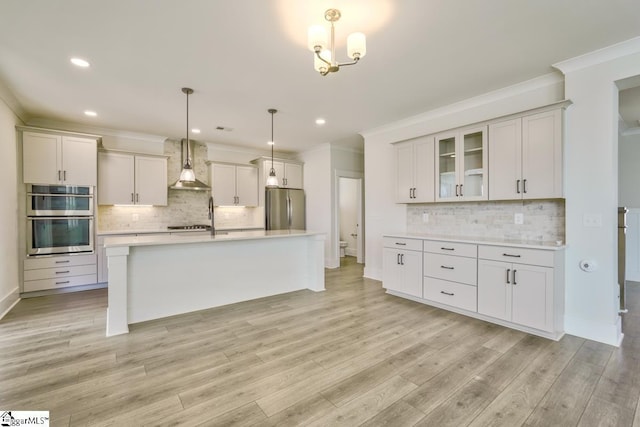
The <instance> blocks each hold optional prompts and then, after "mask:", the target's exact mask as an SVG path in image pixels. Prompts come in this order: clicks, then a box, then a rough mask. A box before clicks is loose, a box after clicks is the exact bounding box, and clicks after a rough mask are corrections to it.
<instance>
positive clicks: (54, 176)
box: [22, 132, 62, 184]
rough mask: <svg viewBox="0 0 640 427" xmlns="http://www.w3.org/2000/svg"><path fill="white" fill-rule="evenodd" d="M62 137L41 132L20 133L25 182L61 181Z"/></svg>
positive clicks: (47, 182) (49, 182) (54, 182)
mask: <svg viewBox="0 0 640 427" xmlns="http://www.w3.org/2000/svg"><path fill="white" fill-rule="evenodd" d="M61 144H62V137H61V136H59V135H49V134H42V133H33V132H24V133H23V134H22V159H23V168H22V172H23V178H24V182H25V183H27V184H58V183H60V182H62V159H61V157H60V147H61Z"/></svg>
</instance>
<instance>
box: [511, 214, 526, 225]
mask: <svg viewBox="0 0 640 427" xmlns="http://www.w3.org/2000/svg"><path fill="white" fill-rule="evenodd" d="M513 222H514V223H516V224H517V225H522V224H524V214H522V213H517V214H515V215H514V216H513Z"/></svg>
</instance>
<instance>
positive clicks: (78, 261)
mask: <svg viewBox="0 0 640 427" xmlns="http://www.w3.org/2000/svg"><path fill="white" fill-rule="evenodd" d="M95 263H96V254H87V255H63V256H45V257H37V258H36V257H33V258H26V259H25V260H24V269H25V270H35V269H39V268H57V267H66V266H72V265H89V264H95Z"/></svg>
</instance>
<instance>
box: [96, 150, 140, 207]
mask: <svg viewBox="0 0 640 427" xmlns="http://www.w3.org/2000/svg"><path fill="white" fill-rule="evenodd" d="M134 178H135V173H134V161H133V156H132V155H130V154H119V153H98V204H99V205H132V204H134V202H135V188H134Z"/></svg>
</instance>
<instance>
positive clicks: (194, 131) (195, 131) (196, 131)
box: [191, 128, 200, 133]
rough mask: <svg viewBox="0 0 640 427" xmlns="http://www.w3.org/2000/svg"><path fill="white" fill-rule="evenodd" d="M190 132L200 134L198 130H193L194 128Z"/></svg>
mask: <svg viewBox="0 0 640 427" xmlns="http://www.w3.org/2000/svg"><path fill="white" fill-rule="evenodd" d="M191 132H193V133H200V129H195V128H194V129H191Z"/></svg>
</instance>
